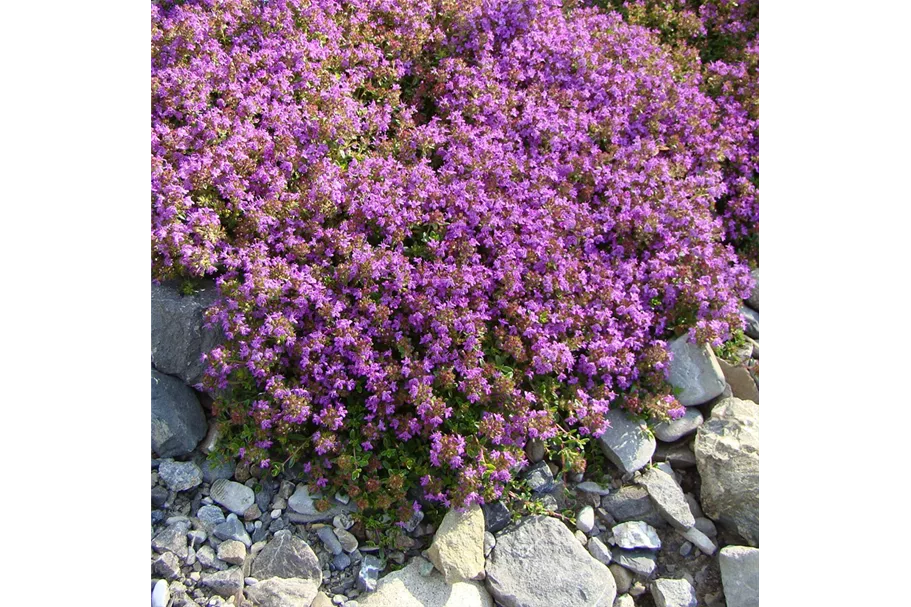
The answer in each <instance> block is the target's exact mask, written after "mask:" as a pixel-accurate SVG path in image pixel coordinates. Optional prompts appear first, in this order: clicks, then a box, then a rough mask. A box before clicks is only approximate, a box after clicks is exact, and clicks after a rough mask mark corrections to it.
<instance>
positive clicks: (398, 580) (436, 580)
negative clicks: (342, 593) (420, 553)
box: [359, 557, 493, 607]
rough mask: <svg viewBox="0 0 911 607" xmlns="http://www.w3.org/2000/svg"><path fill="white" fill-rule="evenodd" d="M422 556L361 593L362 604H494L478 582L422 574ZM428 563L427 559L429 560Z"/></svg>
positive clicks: (442, 606) (423, 606)
mask: <svg viewBox="0 0 911 607" xmlns="http://www.w3.org/2000/svg"><path fill="white" fill-rule="evenodd" d="M424 563H427V561H425V560H424V559H422V558H420V557H416V558H414V559H412V560H411V562H410V563H408V566H406V567H405V568H404V569H400V570H399V571H394V572H392V573H390V574H389V575H386V576H384V577H383V578H382V579H381V580H380V581H379V583H378V584H377V586H376V590H375V591H374V592H373V593H371V594H369V595H367V596H366V597H363V598H362V599H361V600H360V601H359V603H360V605H361V606H362V607H493V600H492V599H491V598H490V594H488V592H487V590H486V589H485V588H484V586H483V585H482V584H480V583H478V582H472V581H466V582H456V583H455V584H452V585H449V584H447V583H446V581H445V580H444V578H443V576H442V574H440V573H439V572H437V571H434V570H433V569H432V568H431V572H430V573H429V574H428V575H427V576H423V575H421V569H422V566H423V564H424ZM428 564H429V563H428Z"/></svg>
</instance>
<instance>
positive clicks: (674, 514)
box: [636, 468, 696, 530]
mask: <svg viewBox="0 0 911 607" xmlns="http://www.w3.org/2000/svg"><path fill="white" fill-rule="evenodd" d="M636 482H637V483H638V484H640V485H642V486H643V487H645V489H646V491H648V495H649V497H650V498H652V503H653V504H654V505H655V508H656V509H657V510H658V512H659V513H660V514H661V516H663V517H664V520H666V521H667V522H668V523H670V525H671V526H672V527H674V528H676V529H680V530H686V529H689V528H690V527H692V526H693V525H695V524H696V518H695V517H694V516H693V513H692V512H690V506H689V504H687V503H686V498H685V497H684V496H683V490H682V489H681V488H680V485H678V484H677V481H676V480H674V477H673V476H671V475H670V474H668V473H667V472H665V471H663V470H659V469H658V468H649V469H648V470H646V471H645V473H644V474H642V475H641V476H640V477H639V478H638V479H636Z"/></svg>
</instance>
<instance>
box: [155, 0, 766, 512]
mask: <svg viewBox="0 0 911 607" xmlns="http://www.w3.org/2000/svg"><path fill="white" fill-rule="evenodd" d="M734 122H736V121H734ZM741 127H742V125H739V124H732V121H731V118H730V112H729V110H728V109H727V108H726V107H725V104H724V102H723V100H722V102H719V100H718V99H717V98H715V97H713V96H712V95H710V94H708V93H707V92H706V82H705V81H704V76H703V73H702V70H694V69H686V68H685V67H682V64H681V62H680V61H678V60H677V57H675V54H674V52H673V50H672V49H670V48H669V47H668V46H667V45H666V44H664V45H663V44H662V42H661V39H660V35H659V33H658V32H656V31H654V30H651V29H647V28H645V27H640V26H636V25H631V24H629V23H627V22H626V21H625V20H624V18H623V17H622V16H621V14H619V13H616V12H607V11H605V10H602V9H600V8H598V7H582V6H564V5H562V4H561V3H560V2H557V1H553V0H485V1H479V0H459V1H454V0H435V1H431V0H425V1H421V0H352V1H341V0H339V1H332V0H316V1H297V0H269V1H268V2H263V1H262V0H255V1H253V0H249V1H244V0H241V1H234V2H224V1H218V0H198V1H187V2H168V1H162V2H160V3H159V4H158V5H153V6H152V268H153V275H154V277H156V278H158V279H162V280H164V279H180V280H190V281H192V280H193V279H197V278H202V277H214V278H215V279H216V283H217V285H218V291H219V296H220V299H219V303H218V304H217V305H216V306H215V308H214V309H213V310H212V312H211V317H210V320H211V322H212V323H214V324H217V325H218V326H220V327H221V329H222V330H223V332H224V335H225V338H226V340H225V342H224V343H223V345H222V346H220V347H219V348H217V349H216V350H214V351H213V352H212V353H211V354H210V355H209V359H208V363H209V367H210V369H209V372H208V378H207V380H206V388H207V389H208V390H209V391H210V392H212V393H213V394H215V395H216V401H215V409H216V413H217V414H218V415H219V416H220V417H221V418H222V419H223V420H224V422H225V423H224V428H225V431H226V433H227V438H226V444H227V445H229V446H230V448H231V449H232V450H233V451H235V452H236V453H235V454H239V455H240V456H241V457H243V458H245V459H246V460H248V461H251V462H255V463H257V464H258V465H261V466H262V467H269V466H272V467H274V468H276V469H278V468H280V467H281V466H283V465H285V464H288V463H294V462H305V463H306V471H307V473H308V478H309V479H310V480H311V482H312V484H314V485H316V486H318V487H321V488H325V489H326V490H327V491H329V492H330V494H331V491H334V490H341V491H344V492H347V493H348V495H350V496H351V497H352V498H354V499H355V500H356V502H357V503H358V505H359V506H360V507H361V508H365V509H366V508H381V509H389V508H397V509H398V516H399V518H400V519H401V520H406V519H407V518H408V517H409V516H410V514H411V509H412V508H413V507H414V508H416V507H418V506H417V504H416V503H413V502H412V501H411V500H410V499H409V497H408V495H407V491H408V489H409V488H410V487H415V486H420V487H422V489H423V492H422V495H421V496H420V497H421V498H423V499H426V500H431V501H438V502H440V503H442V504H444V505H446V506H450V505H451V506H457V507H461V506H466V505H469V504H472V503H482V502H486V501H491V500H495V499H498V498H499V497H500V495H501V493H502V492H503V490H504V487H505V486H506V484H507V483H508V482H509V480H510V479H511V476H512V470H514V469H515V467H516V466H517V465H518V464H520V463H521V462H522V461H523V459H524V453H523V448H524V447H525V445H526V443H527V442H528V441H529V440H530V439H532V438H539V439H541V440H544V441H546V442H547V443H548V444H549V445H550V446H551V447H552V449H555V450H557V451H561V449H562V451H561V452H562V454H563V457H564V465H565V466H566V467H567V468H569V469H573V470H576V471H579V470H581V469H582V468H583V467H584V459H583V458H582V453H581V451H580V450H579V449H577V448H576V447H578V446H579V445H580V444H582V443H583V442H584V439H585V438H586V437H590V436H597V435H598V434H599V433H601V432H602V431H603V430H604V427H605V418H604V416H605V413H606V412H607V411H608V409H609V408H610V407H618V406H622V407H625V408H627V409H629V410H630V411H633V412H640V413H642V414H649V415H658V416H675V415H677V414H679V413H681V412H682V408H681V407H680V405H679V404H678V403H677V402H676V400H675V399H674V397H673V393H672V390H671V388H670V386H669V385H668V384H667V383H666V381H665V370H666V366H667V363H668V353H667V348H666V341H667V339H669V338H671V337H673V336H675V335H678V334H682V333H685V332H687V331H689V332H690V333H691V335H692V336H693V338H694V339H697V340H699V341H706V342H711V343H714V344H720V343H721V342H722V341H723V340H725V339H727V338H728V337H729V336H730V334H731V331H732V330H733V329H737V328H739V327H740V326H741V320H740V318H739V315H738V308H739V305H740V300H741V299H742V298H743V297H745V296H747V295H748V294H749V290H750V286H751V285H750V279H749V275H748V269H747V267H746V265H744V264H743V263H742V261H740V259H739V258H738V256H737V254H736V253H735V252H734V249H733V248H732V247H731V245H730V244H729V243H728V242H726V241H725V229H726V228H725V223H724V222H726V221H728V219H727V218H725V219H724V221H723V220H722V218H719V217H717V216H716V214H715V206H716V204H717V203H718V201H719V200H723V199H724V198H725V197H730V190H731V185H730V166H731V164H732V163H734V164H736V163H737V162H738V161H737V158H738V157H739V156H738V154H741V153H742V150H741V149H740V148H739V147H738V146H740V145H741V142H742V137H741V135H738V134H737V133H736V132H733V131H736V129H738V128H741ZM735 208H737V205H734V204H731V205H729V206H728V209H735ZM731 212H732V213H734V214H735V215H736V213H735V212H734V211H731ZM728 229H730V228H728Z"/></svg>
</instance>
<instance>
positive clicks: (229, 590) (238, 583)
mask: <svg viewBox="0 0 911 607" xmlns="http://www.w3.org/2000/svg"><path fill="white" fill-rule="evenodd" d="M201 582H202V585H203V586H205V587H207V588H211V589H212V590H213V591H214V592H215V594H217V595H219V596H221V597H224V598H228V597H229V596H233V595H235V594H237V593H238V592H240V591H241V590H243V589H244V574H243V572H242V571H241V569H240V567H233V568H231V569H228V570H226V571H216V572H215V573H207V574H203V576H202V578H201Z"/></svg>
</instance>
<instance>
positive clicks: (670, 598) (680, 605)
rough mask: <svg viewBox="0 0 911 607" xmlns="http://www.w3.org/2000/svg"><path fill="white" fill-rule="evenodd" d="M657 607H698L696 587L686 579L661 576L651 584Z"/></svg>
mask: <svg viewBox="0 0 911 607" xmlns="http://www.w3.org/2000/svg"><path fill="white" fill-rule="evenodd" d="M649 590H651V591H652V598H653V599H655V607H697V605H698V604H699V602H698V601H697V600H696V589H695V588H693V586H692V584H690V583H689V582H688V581H686V580H674V579H668V578H659V579H657V580H655V581H654V582H652V583H651V584H649Z"/></svg>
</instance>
